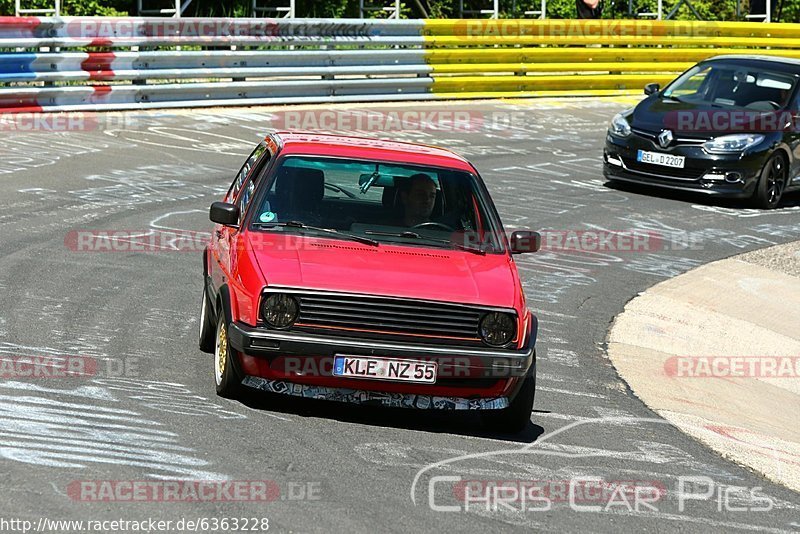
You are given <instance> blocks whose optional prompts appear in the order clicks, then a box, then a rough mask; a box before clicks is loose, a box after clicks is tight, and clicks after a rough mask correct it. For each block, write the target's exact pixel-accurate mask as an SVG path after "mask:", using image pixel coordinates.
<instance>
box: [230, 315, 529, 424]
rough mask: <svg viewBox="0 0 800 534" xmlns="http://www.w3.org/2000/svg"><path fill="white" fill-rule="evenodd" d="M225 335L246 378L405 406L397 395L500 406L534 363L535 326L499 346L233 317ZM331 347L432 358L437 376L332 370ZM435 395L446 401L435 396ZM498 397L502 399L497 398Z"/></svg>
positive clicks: (317, 394) (278, 388)
mask: <svg viewBox="0 0 800 534" xmlns="http://www.w3.org/2000/svg"><path fill="white" fill-rule="evenodd" d="M229 339H230V343H231V346H232V347H233V348H234V349H235V350H236V351H237V352H238V353H239V358H238V360H239V362H238V363H239V367H240V374H241V375H242V376H244V377H246V378H245V381H244V384H245V385H248V386H250V387H255V388H258V389H262V390H266V391H270V392H274V393H286V394H290V395H291V394H294V395H299V396H306V397H308V396H310V397H314V398H334V397H335V398H334V399H333V400H342V399H343V398H344V399H346V400H347V401H348V402H368V401H375V400H376V399H377V400H378V403H379V404H383V405H392V406H407V405H408V404H409V402H411V401H410V400H409V398H408V397H402V396H403V395H406V396H408V395H411V396H412V398H413V399H417V400H419V399H421V398H425V397H428V400H429V401H430V402H427V401H425V400H420V401H419V402H420V403H421V404H422V405H426V406H427V405H428V404H430V407H439V406H434V405H441V404H448V405H450V404H453V403H455V406H459V407H461V408H453V409H492V408H491V406H493V407H494V408H503V407H505V406H507V402H508V401H509V400H510V399H513V398H514V396H515V395H516V393H517V391H518V390H519V387H520V385H521V384H522V381H523V379H524V377H526V376H528V375H529V374H530V373H531V372H534V369H535V354H536V353H535V350H534V346H535V325H534V328H533V329H532V332H531V333H529V334H528V335H527V338H526V346H525V347H523V348H522V349H505V350H491V349H480V348H471V347H455V346H441V345H421V344H413V343H397V342H386V341H377V340H363V339H353V338H345V337H337V336H322V335H317V334H308V333H301V332H287V331H277V330H268V329H265V328H260V327H253V326H249V325H245V324H242V323H239V322H235V323H233V324H231V325H230V328H229ZM338 354H344V355H351V356H379V357H387V358H399V359H413V360H425V361H433V362H436V363H437V365H438V376H437V381H436V383H435V384H420V383H412V382H396V381H385V380H377V379H362V378H345V377H338V376H333V374H332V369H333V360H334V357H335V355H338ZM309 388H310V389H309ZM376 395H377V397H376ZM393 395H394V397H393ZM434 397H436V398H450V399H451V401H448V402H444V401H441V402H438V403H437V402H436V401H434ZM502 398H505V399H506V400H505V401H502V400H498V399H502ZM354 399H362V400H361V401H358V400H354ZM452 399H461V401H458V402H455V401H452ZM417 400H414V402H413V403H412V405H413V406H414V407H419V406H417ZM486 406H490V407H489V408H487V407H486ZM471 407H472V408H471Z"/></svg>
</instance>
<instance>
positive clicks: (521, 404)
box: [482, 375, 536, 434]
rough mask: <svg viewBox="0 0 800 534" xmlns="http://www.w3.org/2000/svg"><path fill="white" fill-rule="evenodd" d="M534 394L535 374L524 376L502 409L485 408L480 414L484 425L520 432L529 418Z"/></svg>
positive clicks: (492, 428) (504, 431) (503, 431)
mask: <svg viewBox="0 0 800 534" xmlns="http://www.w3.org/2000/svg"><path fill="white" fill-rule="evenodd" d="M535 396H536V376H535V375H530V376H528V377H527V378H525V381H524V382H523V383H522V388H521V389H520V390H519V393H517V396H516V397H514V400H513V401H511V405H510V406H509V407H508V408H505V409H503V410H487V411H486V412H484V413H483V414H482V419H483V424H484V426H485V427H486V428H487V429H488V430H491V431H493V432H500V433H503V434H517V433H519V432H522V431H523V430H524V429H525V427H526V426H528V423H529V422H530V420H531V412H533V399H534V397H535Z"/></svg>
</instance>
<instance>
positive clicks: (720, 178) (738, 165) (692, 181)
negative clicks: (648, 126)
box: [603, 133, 767, 198]
mask: <svg viewBox="0 0 800 534" xmlns="http://www.w3.org/2000/svg"><path fill="white" fill-rule="evenodd" d="M639 150H646V151H651V152H662V153H668V154H672V155H675V156H684V157H685V158H686V160H685V168H684V169H672V168H669V167H663V166H658V165H651V164H645V163H640V162H637V161H636V159H637V158H636V157H637V153H638V151H639ZM766 157H767V153H766V152H765V151H761V152H755V153H750V154H746V155H744V156H741V155H739V154H730V155H711V154H708V153H706V152H705V151H703V149H702V148H701V147H700V146H698V145H676V146H672V147H669V148H667V149H663V148H661V147H659V146H658V145H656V144H654V143H653V142H651V141H650V140H648V139H645V138H643V137H641V136H638V135H637V134H635V133H634V134H631V135H630V136H629V137H627V138H625V139H620V138H616V137H614V136H612V135H607V136H606V146H605V150H604V151H603V175H604V176H605V177H606V178H607V179H609V180H619V181H624V182H634V183H639V184H645V185H651V186H656V187H662V188H666V189H672V190H676V191H687V192H693V193H701V194H705V195H712V196H719V197H727V198H750V197H752V196H753V193H754V192H755V188H756V185H757V183H758V179H759V176H760V174H761V170H762V168H763V165H764V163H765V161H766ZM726 177H728V179H727V180H726Z"/></svg>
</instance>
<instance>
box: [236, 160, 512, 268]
mask: <svg viewBox="0 0 800 534" xmlns="http://www.w3.org/2000/svg"><path fill="white" fill-rule="evenodd" d="M273 176H274V178H273V179H272V181H271V183H270V185H269V189H268V191H267V194H266V196H263V197H261V199H260V205H258V206H257V209H256V210H255V211H254V213H253V215H252V218H251V227H252V228H254V229H257V230H266V231H280V232H292V233H307V234H314V235H315V237H331V238H335V237H336V234H335V233H332V232H329V231H328V232H323V231H322V230H323V229H325V230H331V229H332V230H336V231H338V232H340V233H341V235H342V236H345V237H346V236H347V235H349V236H351V237H352V236H358V237H366V238H369V239H371V240H374V241H377V242H379V243H392V244H398V245H413V246H430V247H441V248H467V249H468V250H473V249H474V250H475V251H480V252H489V253H492V252H501V251H503V245H502V243H501V242H500V241H499V240H498V239H497V237H498V235H499V233H498V232H499V230H498V224H499V223H498V222H497V221H496V220H495V219H494V218H493V217H492V215H491V213H492V209H491V208H490V207H489V206H490V204H489V203H490V200H489V199H488V198H486V195H485V194H483V193H482V188H480V187H479V183H478V179H477V177H475V176H474V175H473V174H471V173H468V172H463V171H459V170H454V169H445V168H441V167H423V166H417V165H403V164H394V163H384V162H377V161H363V160H350V159H344V158H334V157H313V156H288V157H286V158H284V159H283V160H282V161H281V162H280V166H279V167H278V168H277V169H276V171H275V173H274V175H273ZM287 223H289V224H288V225H287ZM298 223H300V224H298Z"/></svg>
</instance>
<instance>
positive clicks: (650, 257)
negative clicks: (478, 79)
mask: <svg viewBox="0 0 800 534" xmlns="http://www.w3.org/2000/svg"><path fill="white" fill-rule="evenodd" d="M410 107H411V105H409V104H404V105H403V106H386V107H385V108H380V107H377V108H376V107H370V109H373V110H375V109H385V110H387V111H392V110H395V111H396V110H398V109H401V110H402V109H410ZM625 107H627V104H626V102H624V101H621V100H619V99H617V100H606V101H602V100H568V101H564V102H561V103H559V102H557V101H527V102H508V103H459V104H450V105H448V104H443V103H439V104H435V105H424V106H422V105H420V107H419V109H425V110H431V109H434V110H442V109H445V110H465V111H469V112H470V113H471V114H472V117H474V118H475V120H476V124H478V125H479V126H478V127H477V129H476V130H475V131H466V132H465V131H435V130H430V129H429V130H422V131H403V132H398V131H391V130H388V131H384V132H381V134H382V135H384V136H387V137H392V138H396V139H407V140H418V141H422V142H429V143H435V144H439V145H442V146H446V147H449V148H452V149H455V150H457V151H459V152H461V153H462V154H464V155H466V156H467V157H469V158H470V159H471V160H472V161H473V162H474V163H475V164H476V166H477V168H478V169H479V171H480V172H481V173H482V175H483V177H484V180H485V181H486V182H487V184H488V187H489V189H490V191H491V192H492V195H493V198H494V200H495V203H496V204H497V206H498V209H499V211H500V213H501V215H502V217H503V220H504V222H505V224H506V225H507V227H516V228H531V229H536V230H542V229H553V230H588V229H609V230H627V229H640V230H652V231H654V232H660V233H661V234H662V235H665V236H669V242H668V243H667V246H665V247H662V249H660V250H650V251H644V252H637V253H632V252H613V251H609V252H604V253H588V252H586V253H555V252H550V251H544V252H541V253H539V254H536V255H527V256H524V257H519V259H518V264H519V268H520V271H521V275H522V277H523V280H524V285H525V289H526V294H527V297H528V302H529V307H530V308H531V309H532V310H534V312H535V313H536V314H537V315H538V316H539V319H540V322H541V331H540V339H539V342H538V352H539V367H538V390H537V396H536V403H535V411H534V413H533V414H532V417H531V424H530V425H529V427H528V429H527V430H526V431H525V432H524V433H523V434H521V435H519V436H504V435H493V434H488V433H486V432H484V431H483V430H481V427H480V426H479V422H478V421H477V419H476V418H475V417H474V416H472V415H459V416H453V415H451V414H443V413H439V414H429V413H420V412H407V411H388V410H379V409H374V408H362V407H354V406H349V405H340V404H331V403H324V402H321V401H310V400H309V401H302V402H301V401H299V400H294V399H292V400H275V399H271V398H269V397H263V396H259V395H256V396H254V397H252V398H248V399H245V401H244V402H234V401H229V400H224V399H220V398H217V397H216V396H215V393H214V387H213V377H212V358H211V356H209V355H206V354H203V353H201V352H199V350H198V349H197V326H198V314H199V302H200V291H201V287H202V279H201V276H202V275H201V259H200V254H199V253H198V252H177V251H172V250H169V248H168V247H167V248H165V249H163V250H160V251H158V252H105V253H104V252H81V251H79V250H72V248H74V246H73V247H71V246H70V239H69V238H68V236H69V233H70V232H71V231H82V230H99V231H110V230H122V231H140V232H143V233H146V232H151V231H159V230H164V229H180V230H195V231H202V232H208V231H210V228H211V224H210V223H209V222H208V219H207V209H208V205H209V204H210V203H211V202H212V201H214V200H217V199H218V198H219V197H220V194H221V192H222V191H223V190H225V189H226V188H227V187H228V185H229V183H230V181H231V180H232V178H233V176H234V174H235V173H236V172H237V170H238V168H239V166H240V165H241V164H242V162H243V160H244V158H245V157H246V155H247V154H249V152H250V150H252V148H253V147H254V146H255V144H256V143H257V142H258V140H259V138H260V137H261V135H262V134H263V133H264V132H265V131H266V129H267V128H268V127H269V125H270V124H271V123H270V121H269V119H270V115H269V113H268V112H267V111H265V110H263V109H261V110H256V111H253V110H226V111H197V112H187V113H170V114H157V113H152V114H147V115H144V114H142V115H134V116H132V117H134V119H135V120H133V121H132V120H131V119H128V120H127V121H122V122H121V123H120V124H119V125H118V126H119V127H117V128H115V127H114V125H113V124H110V123H109V124H103V125H101V127H98V128H97V129H92V128H89V129H88V130H86V131H69V132H58V133H53V132H49V133H42V132H5V133H0V154H1V155H2V156H1V157H0V203H1V205H2V206H1V207H0V229H1V230H0V244H1V245H2V255H0V355H1V356H2V358H3V360H5V361H14V359H18V358H20V357H24V356H49V357H52V358H56V359H58V358H65V359H67V360H69V359H70V358H72V357H74V356H84V357H88V358H92V359H93V360H92V361H95V362H97V364H98V366H97V368H96V371H95V373H94V375H93V376H88V377H83V378H74V377H72V378H53V377H50V378H45V377H29V378H20V377H15V378H4V379H3V380H2V381H0V412H1V413H2V417H1V418H0V469H2V473H3V476H2V483H0V484H1V485H2V494H3V497H2V499H0V503H1V504H0V518H2V519H6V520H9V519H13V518H17V519H27V520H31V521H33V522H34V525H36V524H38V521H39V519H40V518H42V517H45V518H48V519H51V520H52V519H55V520H59V519H60V520H65V519H74V520H114V519H124V520H137V521H138V520H143V519H147V518H155V519H163V520H171V521H173V524H174V523H175V522H176V521H178V520H180V519H198V518H210V519H213V518H216V519H222V518H268V519H269V525H270V530H271V531H277V532H328V531H332V532H373V531H379V532H431V531H438V532H445V531H453V532H467V531H469V532H501V531H503V532H505V531H526V530H527V531H530V530H533V529H535V530H544V531H567V532H575V531H597V532H641V531H664V530H669V531H717V532H723V531H724V532H730V531H738V530H742V531H748V530H753V531H766V532H792V531H794V532H796V531H798V530H800V497H798V495H797V494H796V493H793V492H791V491H789V490H787V489H784V488H782V487H780V486H776V485H775V484H772V483H770V482H768V481H767V480H765V479H764V478H763V477H761V476H759V475H757V474H755V473H753V472H750V471H748V470H747V469H744V468H741V467H739V466H737V465H734V464H733V463H730V462H729V461H727V460H725V459H723V458H721V457H719V456H718V455H716V454H715V453H713V452H711V451H709V450H707V449H706V448H705V447H703V446H702V445H700V444H699V443H697V442H695V441H694V440H693V439H691V438H689V437H687V436H685V435H684V434H682V433H680V432H679V431H678V430H676V429H674V428H673V427H671V426H670V425H668V424H665V423H664V421H663V420H660V419H659V418H657V417H656V416H655V415H654V414H653V413H652V412H651V411H649V410H648V409H647V408H646V407H645V406H644V405H643V404H642V403H641V402H639V401H638V400H637V399H636V398H635V397H634V396H633V395H632V394H631V393H630V391H629V390H628V389H627V387H626V385H625V384H624V383H623V382H622V381H621V380H620V379H619V377H618V376H617V375H616V373H615V371H614V369H613V367H612V366H611V365H610V363H609V362H608V360H607V359H606V357H605V353H604V342H605V339H606V335H607V331H608V328H609V324H610V322H611V321H612V320H613V318H614V317H615V315H617V314H618V313H619V312H620V311H621V310H622V308H623V306H624V305H625V303H626V302H627V301H628V300H630V299H631V298H633V297H634V296H636V295H637V294H638V293H639V292H641V291H643V290H645V289H646V288H648V287H650V286H652V285H654V284H656V283H658V282H660V281H662V280H665V279H667V278H669V277H672V276H675V275H677V274H679V273H682V272H685V271H687V270H689V269H691V268H693V267H696V266H698V265H701V264H704V263H707V262H710V261H713V260H717V259H721V258H725V257H728V256H732V255H735V254H738V253H741V252H744V251H748V250H753V249H757V248H761V247H764V246H767V245H770V244H773V243H784V242H788V241H792V240H797V239H800V199H798V198H797V197H793V198H791V197H790V198H788V199H786V201H785V202H784V207H783V208H782V209H780V210H777V211H774V212H761V211H755V210H747V209H745V208H744V207H743V206H742V205H741V204H738V203H732V202H722V201H710V200H707V199H704V198H699V197H697V196H691V195H676V194H663V193H657V192H653V191H647V190H641V189H627V188H626V189H611V188H609V187H606V186H605V185H604V180H603V178H602V174H601V165H600V158H601V153H602V146H603V141H604V134H605V129H606V124H607V122H608V120H609V119H610V117H611V116H612V115H613V114H614V113H615V112H617V111H619V110H621V109H623V108H625ZM322 109H324V108H322ZM495 114H497V115H495ZM481 117H483V119H481ZM503 117H506V119H503ZM508 117H511V123H510V126H509V123H508V121H507V118H508ZM487 118H488V119H487ZM504 122H505V124H504ZM273 124H274V123H273ZM277 125H280V123H278V124H277ZM366 133H367V134H373V135H374V132H366ZM65 243H66V244H65ZM687 244H689V245H690V246H686V245H687ZM331 261H335V257H332V260H331ZM775 298H780V296H779V295H776V296H775ZM753 313H758V310H753ZM648 335H658V332H652V333H648ZM698 402H702V399H698ZM787 409H794V410H796V409H797V407H787ZM499 451H502V452H499ZM492 453H496V454H492ZM464 455H477V456H473V457H468V458H462V456H464ZM436 462H444V463H442V464H439V465H437V466H435V467H433V468H431V469H426V467H428V466H429V465H430V464H435V463H436ZM418 475H419V476H418ZM435 476H449V477H460V478H461V479H462V480H485V481H497V480H523V481H538V483H540V484H542V483H546V484H549V487H551V488H554V487H558V486H559V485H563V483H565V482H568V481H570V480H576V478H575V477H600V478H602V479H604V480H605V481H607V482H610V483H612V485H613V483H614V482H617V483H623V482H624V481H640V482H639V485H642V486H645V485H653V486H656V487H660V488H662V489H663V490H664V494H663V496H662V497H661V498H660V499H659V500H658V501H657V502H654V503H652V508H651V507H647V506H640V507H639V509H638V510H637V509H636V508H635V507H634V506H633V503H634V499H633V498H629V499H627V501H628V502H629V503H630V506H626V505H624V504H620V500H619V498H618V499H616V501H614V503H612V505H610V506H608V504H609V502H610V501H609V499H605V500H603V499H600V498H597V497H596V496H594V497H593V496H592V495H588V494H587V495H584V497H585V498H584V500H580V495H581V494H580V493H578V499H579V502H576V503H574V504H573V505H571V504H570V502H569V499H568V497H567V496H565V495H559V494H558V493H557V490H554V489H551V490H550V492H551V493H550V498H551V499H550V500H551V503H550V509H549V510H542V509H541V508H543V507H544V503H543V502H541V501H540V502H536V503H528V504H527V508H525V509H523V506H522V505H521V504H520V502H519V501H516V502H512V503H510V504H507V505H503V504H500V505H496V506H491V505H490V506H488V507H487V505H485V504H481V503H474V504H470V506H469V509H468V510H465V508H466V506H465V504H464V503H463V501H459V500H458V499H457V498H455V497H454V495H455V494H456V493H457V492H454V489H453V488H454V485H456V486H457V484H456V483H454V482H453V481H443V480H442V479H433V478H432V477H435ZM686 477H707V478H704V479H703V484H705V485H704V486H702V485H697V486H696V487H695V486H691V485H688V484H687V483H686V480H687V478H686ZM166 479H179V480H187V479H188V480H194V479H205V480H239V481H241V480H246V481H273V482H274V484H276V485H277V487H278V488H279V491H280V496H279V497H278V496H277V493H276V494H275V496H276V498H275V500H274V501H272V502H268V503H264V502H242V501H238V500H236V501H233V502H220V501H215V502H140V501H137V502H97V501H92V500H91V499H92V496H91V493H86V494H81V493H80V491H76V487H80V486H79V484H80V481H98V480H105V481H141V480H166ZM415 480H416V485H415V484H414V483H415ZM432 480H433V482H434V484H433V488H434V489H433V492H432V497H431V493H430V492H429V488H430V487H431V485H430V483H431V481H432ZM681 481H684V487H683V490H684V493H686V492H689V491H694V492H698V493H700V492H701V491H705V490H710V492H709V495H708V497H707V498H704V499H699V500H691V501H684V502H683V505H684V506H683V509H682V510H681V500H680V496H681V492H680V489H681V486H680V484H681ZM581 484H583V483H577V484H575V487H576V488H577V490H578V492H580V491H581V488H585V487H588V486H582V485H581ZM95 487H97V486H95ZM736 487H738V488H739V489H736ZM731 488H733V489H731ZM412 497H413V499H412ZM618 497H619V496H618ZM765 499H766V500H765ZM431 501H433V504H434V505H437V506H447V505H449V506H456V507H457V508H458V510H457V511H436V510H433V509H432V508H431V506H430V503H431ZM766 502H769V505H768V506H767V505H766V504H765V503H766ZM591 505H595V506H600V509H593V510H586V509H582V510H580V511H579V510H578V509H577V508H578V507H579V506H591ZM494 508H497V509H494ZM764 508H769V509H768V510H764ZM734 509H735V510H734ZM250 526H251V527H252V526H253V523H250ZM67 530H70V531H79V530H78V528H77V527H76V526H73V527H72V528H70V529H67ZM218 530H219V531H224V529H221V528H220V529H218ZM65 531H66V530H65ZM173 531H174V530H173Z"/></svg>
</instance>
